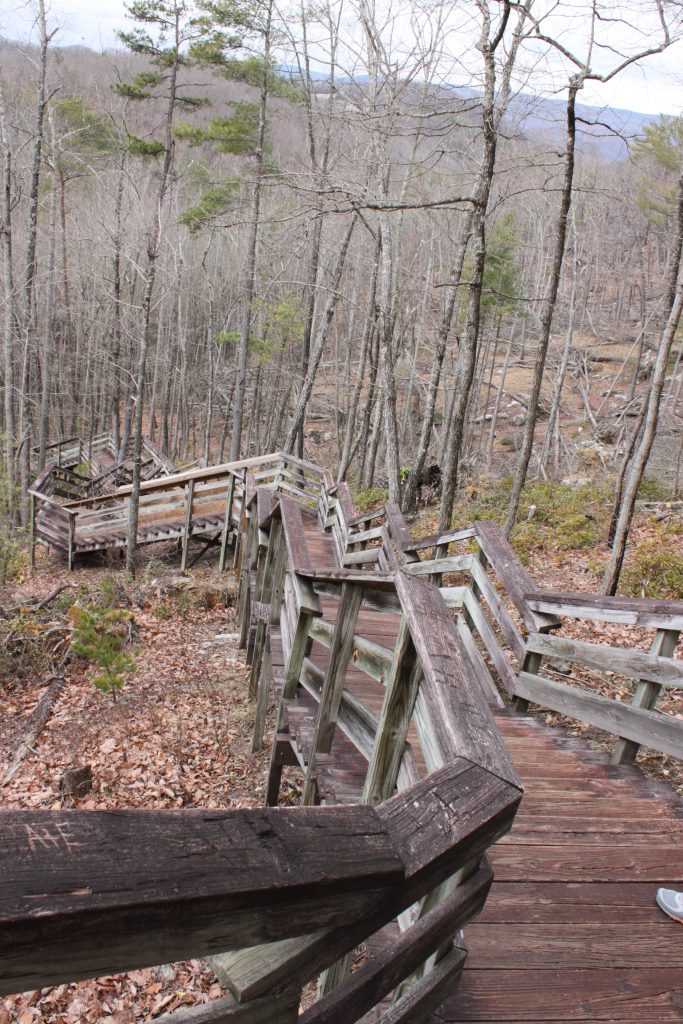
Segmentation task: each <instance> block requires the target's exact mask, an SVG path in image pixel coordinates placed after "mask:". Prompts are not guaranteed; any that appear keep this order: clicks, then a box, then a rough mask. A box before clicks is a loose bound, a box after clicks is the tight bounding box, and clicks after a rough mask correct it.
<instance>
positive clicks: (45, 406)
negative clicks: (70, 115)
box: [38, 114, 58, 472]
mask: <svg viewBox="0 0 683 1024" xmlns="http://www.w3.org/2000/svg"><path fill="white" fill-rule="evenodd" d="M48 120H49V121H50V128H51V135H52V184H51V187H50V219H49V227H48V251H47V267H46V271H45V275H46V284H47V292H46V295H45V312H44V315H43V343H42V346H41V349H42V351H41V377H42V381H41V395H40V418H39V421H38V439H39V446H40V447H39V456H38V470H39V472H42V470H43V468H44V466H45V451H46V449H47V437H48V430H49V413H50V384H51V372H52V314H53V309H54V296H55V259H56V252H57V188H58V174H57V160H58V156H57V147H56V140H55V130H54V124H52V119H51V118H50V116H49V114H48Z"/></svg>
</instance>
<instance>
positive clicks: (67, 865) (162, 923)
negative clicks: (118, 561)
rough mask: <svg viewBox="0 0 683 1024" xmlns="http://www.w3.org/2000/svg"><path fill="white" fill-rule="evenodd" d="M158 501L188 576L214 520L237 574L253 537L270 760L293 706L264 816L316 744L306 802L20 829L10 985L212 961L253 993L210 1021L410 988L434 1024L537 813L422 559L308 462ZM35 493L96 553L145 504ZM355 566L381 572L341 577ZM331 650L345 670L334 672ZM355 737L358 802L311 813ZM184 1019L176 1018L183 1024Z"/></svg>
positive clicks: (322, 1009)
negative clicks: (352, 961)
mask: <svg viewBox="0 0 683 1024" xmlns="http://www.w3.org/2000/svg"><path fill="white" fill-rule="evenodd" d="M143 488H144V489H143V497H142V501H141V517H142V520H143V522H146V523H150V522H154V523H160V522H162V521H163V517H164V516H166V515H167V514H168V512H169V508H173V509H177V510H178V518H179V519H181V520H182V530H183V531H184V536H185V540H184V549H183V560H184V561H186V557H187V555H186V545H187V541H189V537H190V532H191V531H193V530H194V529H195V528H196V525H197V522H198V521H199V520H201V519H205V518H207V510H208V509H209V508H211V509H212V508H213V506H214V504H216V503H218V505H219V506H220V514H221V515H222V524H221V529H222V537H223V549H222V559H223V562H224V560H225V559H224V552H225V547H226V545H227V539H226V538H227V536H228V533H229V531H230V530H232V529H234V530H239V533H240V541H239V543H238V544H236V548H237V550H238V554H237V556H236V557H237V568H238V574H239V578H240V587H239V596H238V610H239V615H240V619H241V625H242V639H243V642H244V644H245V646H246V647H247V651H248V660H249V661H250V662H251V666H252V671H251V686H252V688H253V691H254V695H255V696H256V698H257V705H256V707H257V711H256V726H255V744H257V740H258V739H259V738H260V737H261V736H262V734H263V729H264V716H265V709H266V706H267V697H268V694H269V693H270V692H271V690H272V687H273V685H275V688H276V692H277V698H278V712H277V722H276V729H275V735H274V740H273V759H272V760H273V764H272V767H271V777H270V782H269V791H268V802H269V803H271V804H273V803H275V801H276V792H277V787H278V783H279V775H278V771H279V772H281V770H282V763H285V762H286V761H287V757H289V759H290V760H291V759H292V756H296V755H293V754H292V751H293V750H294V749H295V748H296V749H297V750H298V752H299V754H300V760H297V763H298V764H300V765H301V766H302V767H303V769H304V804H308V805H309V806H302V807H301V808H294V809H285V808H275V807H273V808H271V809H266V810H263V811H259V812H255V811H245V812H241V811H236V812H235V811H211V812H201V811H198V812H171V813H168V812H117V813H107V812H95V813H91V812H80V811H70V812H6V813H5V814H0V835H1V837H2V841H3V849H4V850H5V860H4V864H5V866H6V867H7V870H8V878H9V880H10V884H9V886H8V887H6V888H5V890H4V891H3V896H2V899H0V950H2V952H3V956H2V957H1V958H0V979H1V980H0V991H3V992H8V991H15V990H17V989H19V988H22V989H25V988H28V987H31V986H43V985H46V984H56V983H59V982H62V981H66V980H73V979H77V978H82V977H89V976H94V975H97V974H101V973H111V972H113V971H119V970H126V969H129V968H131V967H140V966H144V965H151V964H155V963H159V962H164V961H167V960H169V959H173V958H177V957H184V956H201V955H209V956H211V954H215V955H214V956H212V959H211V963H212V964H213V965H214V969H215V970H217V971H218V972H219V974H220V976H221V977H223V978H229V983H230V987H231V991H232V993H233V995H232V996H231V997H230V998H228V999H223V1000H218V1001H217V1002H216V1004H215V1005H211V1006H208V1007H203V1008H202V1009H201V1015H202V1017H201V1019H202V1020H205V1021H207V1022H209V1021H215V1022H218V1021H221V1020H231V1021H232V1020H234V1021H241V1022H243V1024H247V1022H253V1024H256V1022H259V1021H262V1022H265V1021H269V1022H271V1024H272V1022H276V1021H282V1022H283V1024H284V1022H285V1021H293V1020H296V1019H297V1018H298V1017H300V1016H301V1019H302V1020H305V1021H308V1022H309V1024H313V1022H322V1021H329V1022H331V1024H332V1022H334V1024H341V1022H343V1021H348V1022H352V1021H357V1020H360V1018H361V1017H363V1016H364V1015H365V1014H366V1013H367V1012H368V1011H370V1010H371V1009H372V1008H373V1007H375V1006H379V1005H383V1004H384V1002H385V1001H386V999H387V997H388V996H390V994H391V992H392V991H395V992H396V998H397V1001H396V1002H395V1005H394V1006H393V1007H392V1008H391V1009H390V1010H388V1011H386V1013H388V1014H389V1016H386V1013H385V1016H386V1019H387V1020H389V1019H392V1020H394V1019H395V1020H406V1021H407V1020H411V1021H418V1020H421V1019H423V1018H424V1015H425V1013H426V1012H427V1010H428V1008H429V1007H432V1008H433V1007H434V1006H435V1005H436V1004H437V1002H438V1001H439V1000H440V999H441V998H442V997H443V994H444V993H445V991H446V990H447V988H448V987H450V986H452V984H453V983H454V980H455V979H456V978H457V975H458V973H459V971H460V970H461V968H462V964H463V961H464V958H465V950H464V948H462V946H461V945H459V944H458V942H455V941H454V940H455V939H456V936H457V935H459V932H460V929H461V927H462V926H463V925H464V924H465V923H466V922H467V921H468V920H470V919H471V917H472V916H473V915H475V914H476V913H477V912H478V911H479V910H480V909H481V907H482V905H483V902H484V899H485V897H486V893H487V892H488V888H489V885H490V881H491V873H490V870H489V869H488V866H487V864H486V861H485V852H486V850H487V849H488V847H489V846H490V845H491V843H493V842H495V840H496V839H497V838H498V837H499V836H500V835H501V834H503V833H504V832H505V831H506V830H507V829H508V828H509V827H510V823H511V821H512V818H513V816H514V813H515V810H516V807H517V805H518V803H519V800H520V796H521V788H520V786H519V783H518V780H517V778H516V776H515V774H514V770H513V769H512V766H511V764H510V762H509V758H508V757H507V754H506V751H505V748H504V746H503V744H502V741H501V740H500V737H499V736H498V734H497V730H496V727H495V724H494V723H493V719H492V717H491V714H490V712H489V710H488V707H487V706H486V701H485V698H484V696H483V694H482V692H481V690H480V689H479V687H478V685H477V682H476V681H473V680H469V679H467V678H465V677H464V676H462V675H461V670H460V666H459V663H458V661H457V657H454V655H453V651H452V646H453V644H454V643H456V646H457V632H456V627H455V626H454V624H453V622H452V621H451V618H450V615H449V612H448V610H447V608H446V605H445V603H444V602H443V600H442V599H441V597H440V594H439V591H438V590H437V589H435V588H434V587H433V586H431V585H430V584H429V583H427V582H425V581H422V580H419V579H413V578H409V577H407V576H405V575H404V574H403V573H401V572H396V571H394V570H395V567H396V564H397V552H398V550H399V547H400V543H401V542H402V541H405V537H401V536H400V535H399V536H398V537H397V536H396V532H397V531H396V524H395V521H394V523H393V524H392V522H391V521H390V517H389V518H387V517H386V516H385V517H384V519H385V521H384V522H382V523H381V524H379V526H374V527H372V526H370V527H368V520H367V519H366V520H359V521H357V522H354V519H355V517H354V516H353V515H351V514H350V513H351V512H352V511H353V509H352V506H350V501H349V499H348V492H346V490H345V488H333V485H331V481H330V480H329V478H328V477H327V476H326V475H325V474H322V473H320V472H319V471H316V470H315V467H313V468H312V469H311V468H310V467H308V466H307V465H306V464H301V463H300V462H299V460H293V459H290V458H283V459H279V460H273V459H270V460H247V461H245V462H242V463H239V464H231V465H229V466H226V467H221V468H216V467H214V468H213V469H212V470H210V471H199V470H193V471H191V472H190V473H186V474H179V475H176V476H175V477H174V478H169V480H166V481H163V482H160V481H155V482H153V485H151V486H147V487H145V485H143ZM33 497H34V500H35V502H36V504H38V502H39V501H43V502H47V503H51V507H55V508H56V509H58V510H59V511H58V517H61V519H60V522H61V521H63V520H65V519H68V521H69V522H70V523H72V524H75V537H76V541H78V539H79V531H80V539H81V540H82V539H83V536H84V535H88V534H90V535H92V533H94V532H97V531H98V530H101V531H103V532H106V531H111V530H112V527H113V526H116V525H117V524H119V523H121V522H122V520H123V519H124V518H125V516H126V512H127V502H128V498H129V495H128V494H127V493H125V489H123V490H122V491H120V492H118V493H117V494H116V495H115V496H112V497H110V498H107V499H104V500H103V501H101V502H99V503H97V502H94V501H86V502H79V503H72V504H70V505H68V506H66V507H62V506H60V505H59V503H58V502H55V501H54V499H52V498H49V497H45V496H43V495H39V494H34V496H33ZM199 510H200V511H199ZM217 511H218V509H217ZM373 518H382V517H381V516H380V517H373ZM330 520H332V522H330ZM370 522H372V519H371V520H370ZM311 523H312V524H314V526H315V528H316V529H317V530H318V531H319V534H320V537H321V538H324V537H329V536H330V535H331V536H332V537H333V538H334V543H333V544H332V546H331V547H330V548H329V550H330V564H329V565H325V564H324V559H323V561H322V562H321V556H320V554H319V552H318V553H316V554H313V553H312V552H311V550H310V544H309V538H308V537H307V535H306V529H308V528H309V527H310V525H311ZM325 523H327V524H328V526H327V532H325V526H324V524H325ZM226 524H230V525H226ZM392 528H393V531H394V532H393V533H392ZM368 546H369V547H368ZM351 551H355V552H358V551H360V552H362V553H363V555H364V558H365V560H364V562H363V563H360V564H361V565H362V564H365V565H367V564H372V566H373V571H361V570H360V569H359V568H358V564H357V563H355V562H352V563H351V565H347V566H345V565H344V562H345V559H346V557H347V555H348V553H349V552H351ZM375 551H377V552H379V554H377V555H373V554H371V552H375ZM383 570H384V571H383ZM387 570H389V571H387ZM330 601H332V602H333V604H335V606H336V607H337V612H336V614H335V616H334V621H331V620H330V619H329V618H327V617H326V615H327V614H328V613H327V612H326V610H325V609H326V608H327V609H328V611H329V607H330ZM378 613H379V614H381V615H383V616H385V617H387V616H388V617H389V619H390V620H392V621H394V623H395V628H396V632H397V636H396V637H394V639H393V640H392V641H391V643H390V644H388V645H385V644H383V643H381V642H378V641H377V640H374V639H372V638H369V637H367V636H365V635H363V631H364V630H365V629H366V628H367V627H366V623H367V621H370V620H367V619H364V618H363V616H365V615H367V614H370V615H373V614H378ZM435 615H436V616H437V618H438V621H436V623H435ZM435 625H436V628H434V626H435ZM277 643H280V645H281V651H282V652H283V654H284V656H285V658H284V661H282V659H281V661H280V662H278V660H277V657H276V654H277ZM311 645H315V650H316V651H321V650H327V651H328V652H329V654H328V657H327V663H326V666H325V667H322V668H321V665H320V664H318V660H316V659H317V655H315V654H314V652H312V650H311ZM354 672H355V673H362V674H364V676H365V677H366V678H367V679H368V680H369V682H370V683H371V684H372V686H373V687H374V689H375V702H376V705H377V707H376V709H375V710H373V709H372V708H371V707H369V706H368V705H367V704H366V702H365V701H364V700H363V699H362V696H361V695H359V693H358V692H354V688H353V686H351V687H349V685H347V679H348V677H349V673H351V674H353V673H354ZM454 684H455V685H454ZM302 701H303V702H306V703H307V705H308V707H309V709H313V712H314V713H313V715H312V717H311V720H310V726H309V733H310V736H309V740H310V742H309V743H308V745H307V744H306V741H305V740H304V739H303V737H302V736H301V735H300V736H299V744H300V745H299V747H298V748H297V747H296V741H295V747H292V745H291V742H290V741H291V740H292V738H293V737H292V734H291V732H289V730H290V729H291V727H292V722H293V718H292V717H291V715H290V712H291V713H292V714H294V709H295V706H296V705H297V704H301V703H302ZM299 724H300V725H301V727H302V728H303V729H304V732H306V727H305V723H304V722H303V721H300V723H299ZM341 738H343V742H345V743H347V744H349V743H350V744H351V748H352V749H354V750H356V751H358V752H359V755H360V756H361V757H362V759H363V763H364V764H365V770H364V778H363V780H361V785H360V789H359V791H358V793H357V796H356V799H355V800H354V801H353V803H351V804H350V805H349V806H337V807H333V806H324V807H317V806H310V805H314V804H316V803H317V802H318V801H319V799H320V787H321V779H322V777H323V775H324V773H325V771H326V770H330V771H331V772H332V773H333V772H334V760H335V757H336V753H335V751H336V745H337V744H338V743H339V742H341V741H342V739H341ZM285 747H287V748H288V750H289V754H288V755H287V756H284V751H285ZM397 789H398V792H396V790H397ZM26 849H28V850H29V851H30V854H31V856H30V857H29V859H28V861H27V860H26V858H25V856H24V854H25V851H26ZM112 851H115V855H112ZM482 858H484V859H482ZM37 892H39V893H40V894H41V895H40V896H39V897H36V896H35V895H34V894H35V893H37ZM29 908H30V909H29ZM410 908H413V910H412V911H411V912H410V913H408V911H409V909H410ZM397 918H398V919H399V928H400V930H399V933H398V935H397V936H396V937H394V938H392V939H391V941H390V942H389V943H388V944H385V947H384V949H383V950H382V952H381V953H379V954H378V955H376V956H374V957H373V958H371V960H369V962H368V965H367V967H364V968H363V969H362V970H360V971H358V972H356V973H354V974H353V975H350V976H348V977H346V972H345V970H344V964H345V963H346V957H347V955H348V954H349V952H350V951H351V950H352V949H353V948H354V946H356V945H357V944H358V943H359V942H361V941H364V940H368V939H370V938H371V937H372V936H376V935H380V934H383V932H384V929H385V928H386V927H387V926H388V925H389V924H390V922H391V921H392V920H396V919H397ZM104 922H106V926H105V925H104ZM219 952H220V955H218V953H219ZM340 958H341V960H340ZM340 965H341V966H340ZM320 972H323V977H324V978H326V979H327V985H326V986H325V985H323V986H322V989H321V992H323V993H324V994H323V995H322V998H321V999H319V1000H318V1002H316V1004H315V1005H314V1006H313V1007H311V1008H310V1009H309V1010H308V1011H307V1012H306V1013H305V1014H303V1015H300V1014H299V1008H298V1007H299V995H300V992H301V989H302V987H303V986H304V985H305V984H306V983H307V982H308V981H309V980H310V979H311V978H312V977H315V976H316V975H318V974H320ZM337 981H338V982H339V984H335V982H337ZM387 1005H388V1004H387ZM186 1016H187V1014H186V1012H185V1011H180V1012H179V1013H178V1014H175V1015H170V1016H169V1018H168V1020H169V1024H170V1022H171V1021H174V1020H175V1021H178V1024H182V1021H183V1020H184V1019H185V1017H186ZM195 1016H196V1013H195ZM188 1019H191V1018H188Z"/></svg>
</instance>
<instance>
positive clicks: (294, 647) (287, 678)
mask: <svg viewBox="0 0 683 1024" xmlns="http://www.w3.org/2000/svg"><path fill="white" fill-rule="evenodd" d="M313 619H314V616H313V613H312V612H310V611H308V610H307V609H304V608H303V607H300V609H299V614H298V617H297V624H296V629H295V632H294V636H293V638H292V644H291V648H290V651H289V656H288V658H287V663H286V666H285V675H284V682H283V685H282V695H281V699H280V705H279V707H278V712H277V722H276V728H275V736H274V738H273V748H272V751H271V756H270V768H269V771H268V783H267V787H266V804H267V805H268V806H270V807H274V806H275V805H276V804H277V801H278V795H279V792H280V778H281V776H282V761H281V758H280V750H281V748H282V745H283V737H284V734H285V733H286V731H287V714H286V702H287V701H288V700H291V699H292V698H293V697H294V694H295V693H296V690H297V687H298V685H299V678H300V676H301V670H302V666H303V662H304V658H305V656H306V648H307V646H308V639H309V635H310V630H311V625H312V623H313Z"/></svg>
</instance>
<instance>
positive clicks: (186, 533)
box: [180, 480, 195, 572]
mask: <svg viewBox="0 0 683 1024" xmlns="http://www.w3.org/2000/svg"><path fill="white" fill-rule="evenodd" d="M194 485H195V482H194V480H190V482H189V484H188V485H187V497H186V498H185V526H184V529H183V553H182V558H181V561H180V571H181V572H185V570H186V569H187V553H188V550H189V546H190V535H191V533H192V504H193V502H194Z"/></svg>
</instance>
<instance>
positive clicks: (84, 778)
mask: <svg viewBox="0 0 683 1024" xmlns="http://www.w3.org/2000/svg"><path fill="white" fill-rule="evenodd" d="M91 789H92V768H91V767H90V765H89V764H84V765H83V766H82V767H80V768H67V770H66V771H65V772H64V774H63V775H62V778H61V781H60V783H59V792H60V793H61V795H62V796H63V797H69V796H70V797H74V798H75V799H78V798H79V797H82V796H86V794H88V793H89V792H90V790H91Z"/></svg>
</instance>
